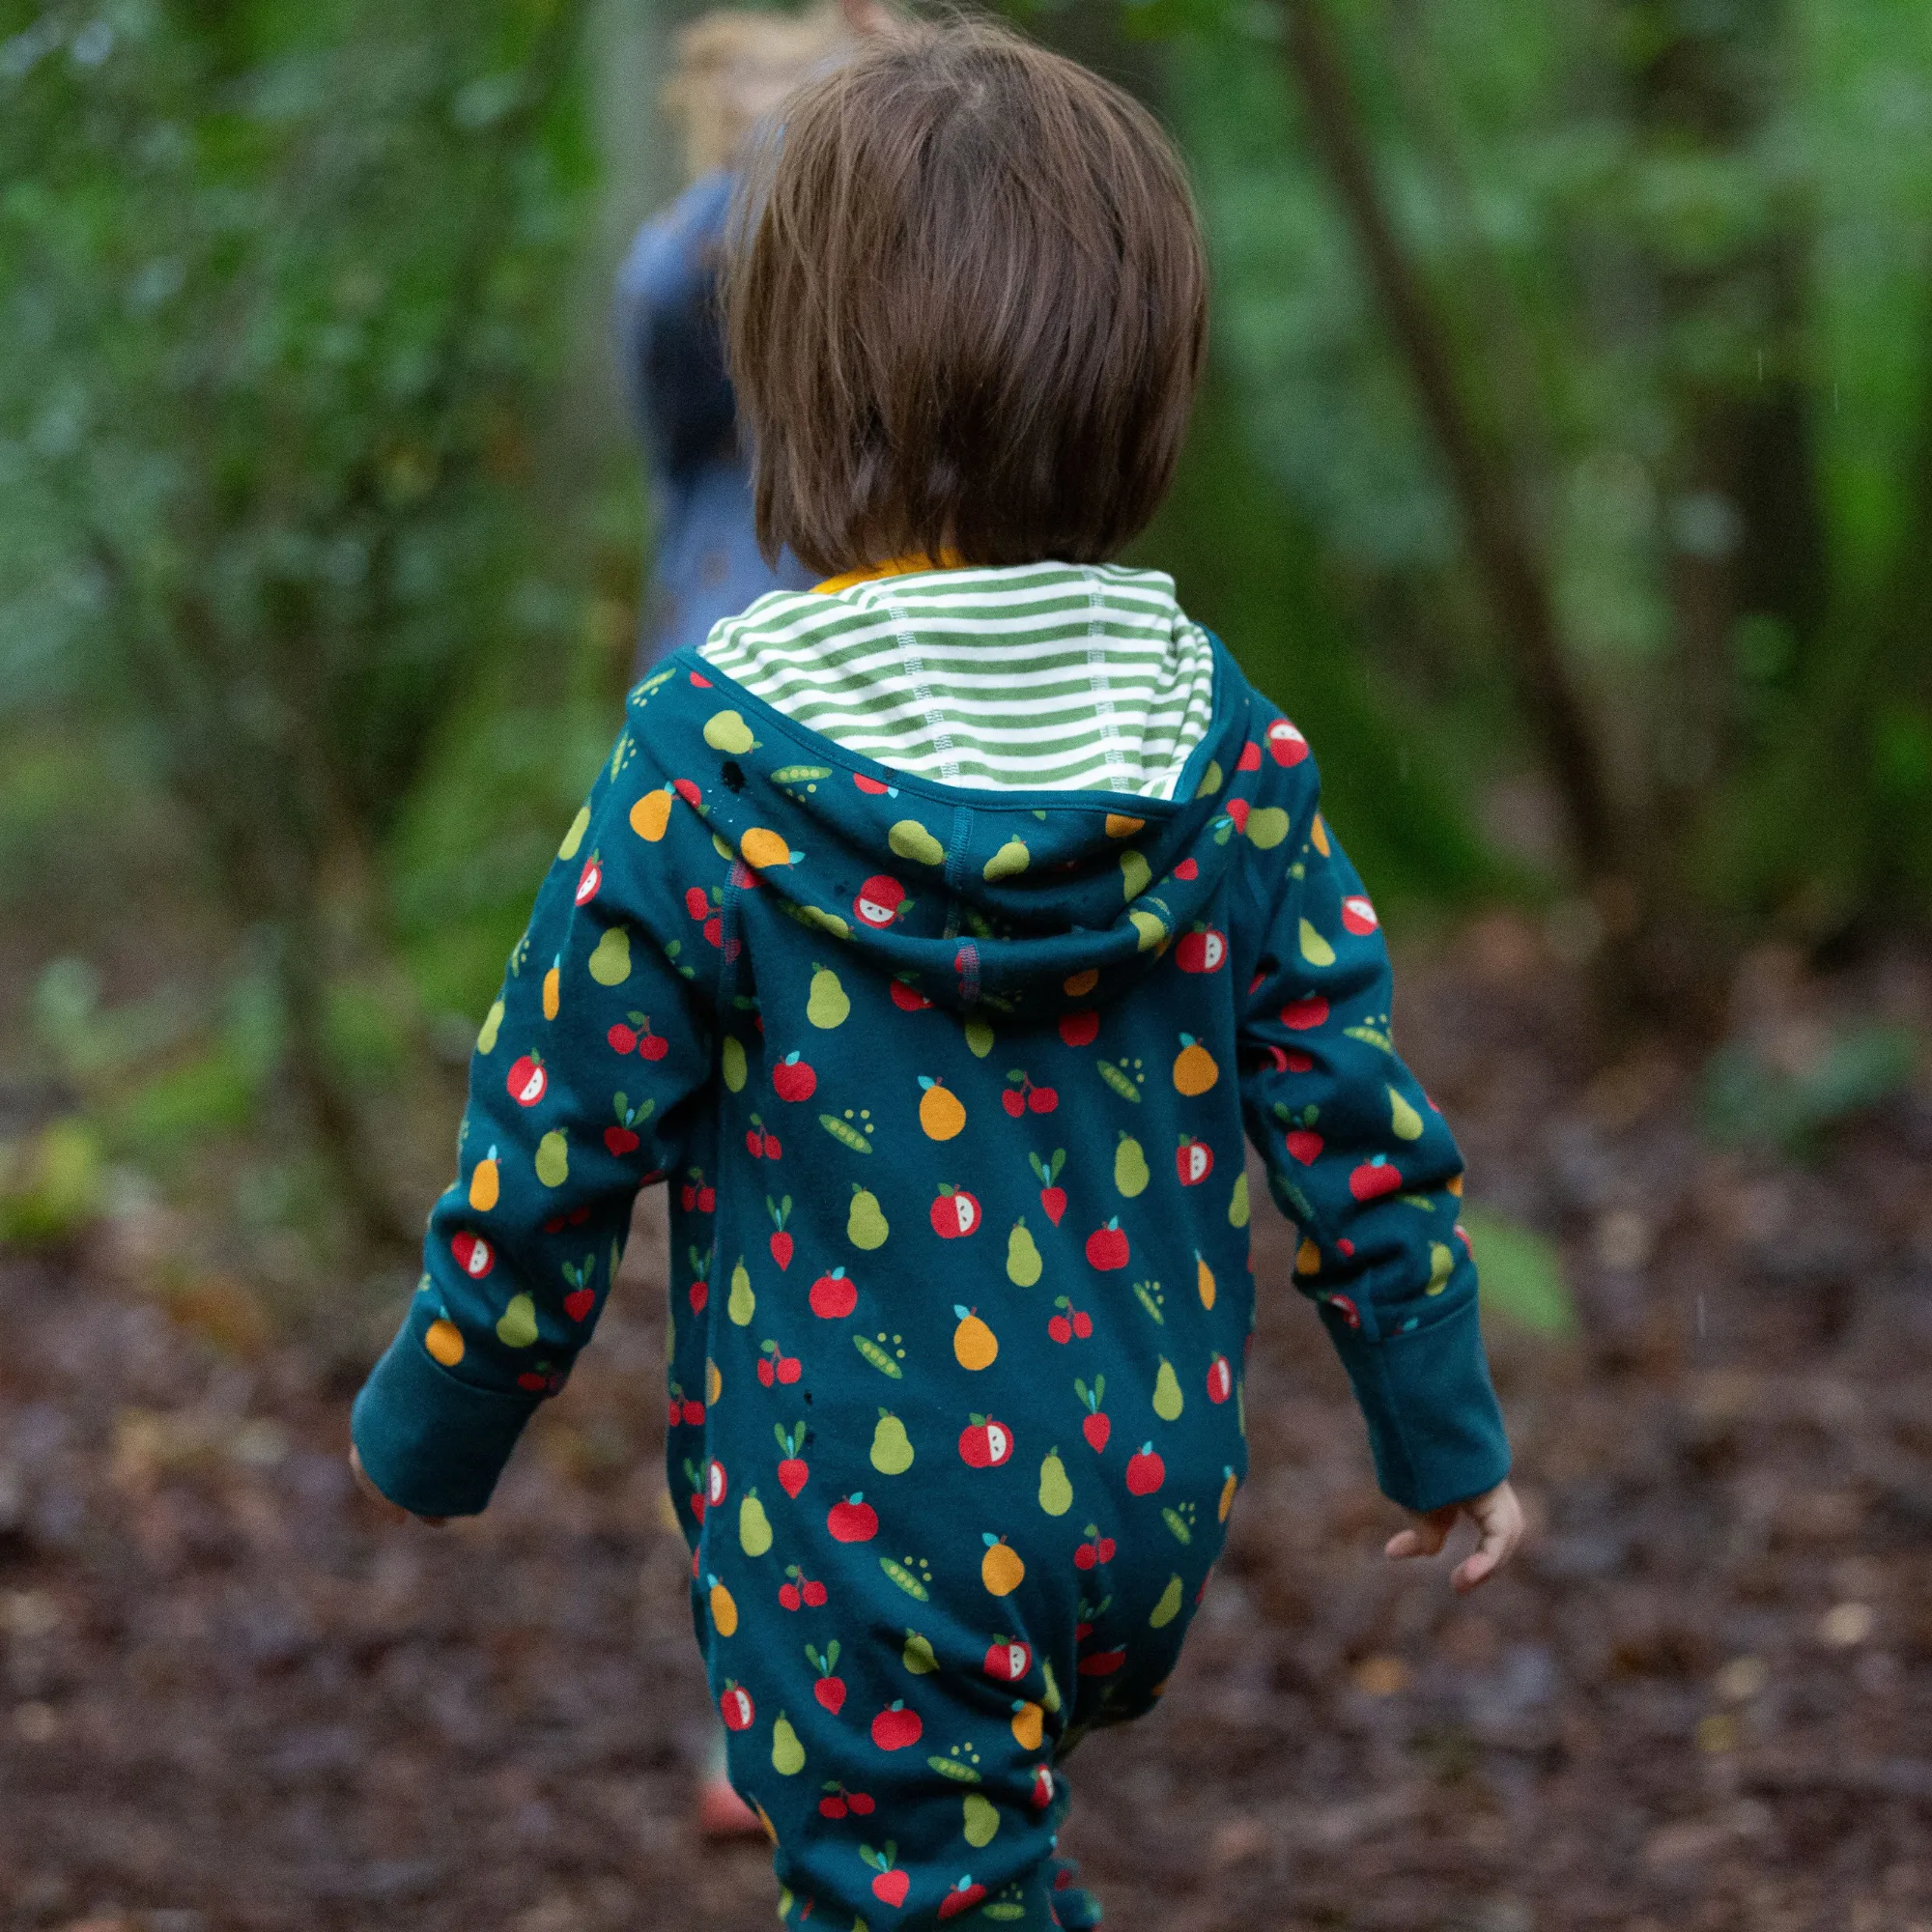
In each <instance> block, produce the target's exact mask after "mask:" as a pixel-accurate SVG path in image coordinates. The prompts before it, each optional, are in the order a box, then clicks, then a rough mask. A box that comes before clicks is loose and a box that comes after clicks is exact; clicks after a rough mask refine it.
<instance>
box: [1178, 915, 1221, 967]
mask: <svg viewBox="0 0 1932 1932" xmlns="http://www.w3.org/2000/svg"><path fill="white" fill-rule="evenodd" d="M1174 963H1175V964H1176V965H1177V966H1179V968H1180V970H1181V971H1182V972H1183V973H1218V972H1219V971H1220V970H1221V968H1222V967H1223V966H1225V965H1226V964H1227V963H1228V935H1227V934H1226V933H1225V932H1219V931H1217V930H1216V929H1215V928H1214V927H1213V926H1211V925H1197V926H1196V927H1195V928H1194V930H1193V931H1192V932H1183V933H1182V934H1181V935H1180V941H1179V944H1178V945H1177V946H1176V947H1175V949H1174Z"/></svg>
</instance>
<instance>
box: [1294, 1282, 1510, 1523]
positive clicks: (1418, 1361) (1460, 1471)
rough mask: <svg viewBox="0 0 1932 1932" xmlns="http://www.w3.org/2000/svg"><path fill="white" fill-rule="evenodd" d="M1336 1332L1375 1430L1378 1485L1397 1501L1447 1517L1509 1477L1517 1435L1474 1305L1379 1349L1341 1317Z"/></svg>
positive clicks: (1332, 1322)
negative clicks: (1506, 1424) (1495, 1384)
mask: <svg viewBox="0 0 1932 1932" xmlns="http://www.w3.org/2000/svg"><path fill="white" fill-rule="evenodd" d="M1328 1326H1329V1333H1330V1334H1331V1335H1333V1336H1334V1338H1335V1346H1336V1349H1337V1350H1338V1351H1339V1353H1340V1354H1341V1357H1342V1365H1343V1367H1344V1368H1346V1369H1347V1370H1348V1372H1349V1379H1350V1382H1352V1383H1353V1384H1354V1390H1355V1400H1356V1402H1357V1403H1358V1404H1359V1405H1360V1406H1361V1410H1362V1415H1363V1417H1364V1419H1365V1420H1366V1421H1367V1423H1368V1425H1369V1445H1370V1448H1371V1449H1372V1450H1373V1451H1374V1454H1375V1459H1376V1479H1377V1481H1378V1483H1379V1484H1380V1485H1381V1490H1382V1493H1383V1494H1384V1495H1385V1496H1387V1497H1388V1498H1389V1499H1390V1500H1391V1501H1392V1502H1397V1503H1400V1504H1401V1505H1402V1507H1403V1508H1404V1509H1409V1510H1416V1511H1428V1510H1435V1509H1442V1508H1444V1507H1445V1506H1446V1505H1448V1504H1450V1503H1460V1502H1466V1501H1467V1500H1468V1498H1469V1497H1471V1496H1479V1495H1481V1494H1483V1492H1485V1491H1487V1490H1492V1489H1494V1488H1495V1486H1496V1485H1497V1484H1498V1483H1500V1482H1501V1481H1502V1480H1503V1478H1504V1477H1505V1476H1507V1475H1508V1474H1509V1469H1510V1449H1509V1437H1508V1435H1507V1434H1506V1433H1505V1431H1504V1428H1503V1417H1502V1410H1501V1408H1500V1407H1499V1406H1497V1403H1496V1394H1495V1390H1494V1389H1493V1388H1492V1386H1491V1384H1490V1365H1489V1358H1488V1357H1487V1356H1486V1355H1485V1353H1484V1352H1483V1331H1482V1326H1481V1323H1480V1321H1479V1320H1478V1318H1477V1313H1476V1303H1475V1300H1474V1298H1473V1297H1471V1299H1470V1300H1469V1301H1468V1302H1467V1303H1466V1304H1465V1305H1464V1306H1463V1307H1462V1308H1459V1309H1457V1310H1456V1311H1455V1313H1453V1314H1451V1315H1448V1316H1445V1317H1444V1318H1443V1319H1442V1320H1441V1321H1432V1322H1431V1323H1429V1325H1428V1326H1427V1327H1422V1328H1412V1329H1410V1330H1408V1331H1407V1332H1406V1333H1398V1334H1395V1335H1390V1336H1387V1337H1385V1338H1383V1339H1382V1340H1380V1341H1378V1342H1372V1341H1367V1340H1365V1339H1364V1338H1363V1337H1362V1335H1361V1334H1360V1333H1359V1332H1358V1331H1356V1330H1353V1329H1347V1328H1344V1327H1343V1325H1342V1323H1341V1321H1339V1319H1337V1318H1334V1317H1329V1318H1328Z"/></svg>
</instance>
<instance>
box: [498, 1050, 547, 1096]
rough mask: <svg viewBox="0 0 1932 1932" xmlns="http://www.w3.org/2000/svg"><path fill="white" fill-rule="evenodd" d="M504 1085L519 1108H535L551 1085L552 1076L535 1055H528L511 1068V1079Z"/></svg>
mask: <svg viewBox="0 0 1932 1932" xmlns="http://www.w3.org/2000/svg"><path fill="white" fill-rule="evenodd" d="M504 1085H505V1087H506V1088H507V1089H508V1091H509V1095H510V1098H511V1099H513V1100H514V1101H515V1102H516V1103H517V1105H518V1106H520V1107H534V1106H535V1105H536V1103H537V1102H538V1101H539V1100H541V1099H542V1098H543V1096H544V1090H545V1089H546V1088H547V1087H548V1086H549V1085H550V1075H549V1074H548V1073H546V1072H545V1071H544V1064H543V1062H542V1061H541V1060H540V1059H539V1058H538V1057H537V1056H536V1055H535V1054H534V1053H526V1054H525V1055H524V1057H523V1058H522V1059H521V1060H520V1061H518V1062H517V1063H516V1065H514V1066H512V1067H511V1068H510V1077H509V1079H508V1080H507V1081H506V1082H505V1083H504Z"/></svg>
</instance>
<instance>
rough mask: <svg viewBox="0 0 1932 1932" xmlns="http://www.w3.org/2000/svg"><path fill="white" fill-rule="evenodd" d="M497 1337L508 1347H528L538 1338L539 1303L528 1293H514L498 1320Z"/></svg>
mask: <svg viewBox="0 0 1932 1932" xmlns="http://www.w3.org/2000/svg"><path fill="white" fill-rule="evenodd" d="M536 1339H537V1305H536V1303H535V1302H534V1301H532V1300H531V1299H530V1298H529V1296H528V1295H527V1294H513V1295H511V1297H510V1305H509V1306H508V1307H507V1308H506V1309H504V1311H503V1312H502V1314H501V1315H500V1316H499V1317H498V1318H497V1341H499V1342H500V1343H502V1345H503V1346H504V1348H506V1349H527V1348H528V1347H529V1346H530V1344H531V1343H533V1342H534V1341H535V1340H536Z"/></svg>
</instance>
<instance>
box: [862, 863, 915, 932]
mask: <svg viewBox="0 0 1932 1932" xmlns="http://www.w3.org/2000/svg"><path fill="white" fill-rule="evenodd" d="M905 895H906V890H905V888H904V887H903V886H902V885H900V884H899V882H898V881H897V880H896V879H895V878H894V877H893V876H892V875H891V874H890V873H887V872H874V873H873V874H872V876H871V877H870V878H869V879H867V881H866V883H865V884H864V885H863V886H861V887H860V888H859V896H858V897H857V898H855V899H854V900H853V901H852V910H853V911H854V912H855V913H856V914H857V915H858V916H859V919H860V921H861V923H864V924H866V925H873V926H883V925H891V924H892V923H893V922H894V920H895V919H897V918H898V916H899V913H900V911H901V910H902V908H903V907H904V905H905Z"/></svg>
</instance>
